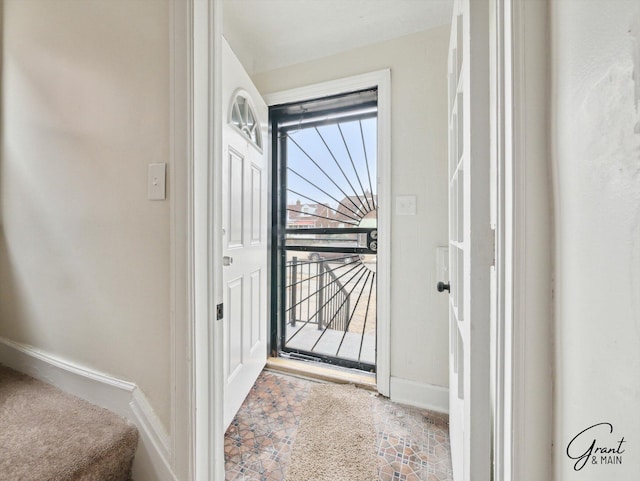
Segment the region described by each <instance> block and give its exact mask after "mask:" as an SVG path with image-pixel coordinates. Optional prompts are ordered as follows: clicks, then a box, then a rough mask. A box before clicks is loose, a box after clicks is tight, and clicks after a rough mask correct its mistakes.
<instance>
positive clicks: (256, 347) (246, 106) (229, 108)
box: [222, 41, 269, 428]
mask: <svg viewBox="0 0 640 481" xmlns="http://www.w3.org/2000/svg"><path fill="white" fill-rule="evenodd" d="M222 50H223V51H222V77H223V80H222V99H223V104H224V105H225V108H224V112H223V115H224V117H223V125H224V127H223V136H222V139H223V146H224V152H223V157H222V176H223V178H222V186H223V187H222V196H223V201H222V204H223V205H222V209H223V256H224V257H223V259H222V262H223V285H224V293H223V306H224V312H223V323H224V381H225V382H224V424H225V428H226V427H228V426H229V424H230V423H231V421H232V419H233V417H234V415H235V414H236V413H237V411H238V409H239V408H240V406H241V405H242V402H243V401H244V399H245V397H246V396H247V394H248V393H249V391H250V390H251V387H252V386H253V384H254V382H255V380H256V379H257V377H258V375H259V374H260V371H261V370H262V368H263V367H264V365H265V363H266V360H267V205H268V197H267V196H268V189H267V181H268V177H269V176H268V150H267V126H268V109H267V106H266V104H265V103H264V101H263V100H262V98H261V96H260V94H259V93H258V91H257V89H256V88H255V86H254V85H253V83H252V82H251V79H250V78H249V75H248V74H247V73H246V72H245V70H244V69H243V67H242V65H241V64H240V61H239V60H238V59H237V58H236V56H235V55H234V53H233V52H232V50H231V48H230V47H229V45H228V44H227V42H226V41H224V42H223V48H222Z"/></svg>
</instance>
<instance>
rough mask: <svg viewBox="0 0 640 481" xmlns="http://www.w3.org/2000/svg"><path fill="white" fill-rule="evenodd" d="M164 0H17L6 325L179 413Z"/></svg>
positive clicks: (4, 250) (2, 169) (6, 178)
mask: <svg viewBox="0 0 640 481" xmlns="http://www.w3.org/2000/svg"><path fill="white" fill-rule="evenodd" d="M168 11H169V9H168V3H167V1H163V0H138V1H125V0H83V1H75V0H56V1H49V0H26V1H25V0H4V21H3V24H2V36H3V40H4V45H3V50H2V66H3V83H2V96H1V97H0V99H1V101H2V102H3V109H2V125H3V129H4V135H3V138H2V143H1V151H0V152H1V163H0V202H1V204H0V206H1V209H0V215H1V218H0V219H1V224H0V336H4V337H8V338H10V339H12V340H14V341H17V342H21V343H27V344H30V345H33V346H35V347H36V348H39V349H42V350H44V351H46V352H48V353H51V354H53V355H56V356H60V357H63V358H65V359H68V360H70V361H72V362H76V363H79V364H82V365H85V366H87V367H89V368H92V369H96V370H99V371H103V372H106V373H108V374H111V375H114V376H116V377H119V378H123V379H127V380H131V381H133V382H135V383H137V384H138V385H139V386H140V387H141V389H142V390H143V391H144V393H145V394H146V395H147V396H148V398H149V399H150V401H151V403H152V405H153V407H154V409H155V410H156V412H157V414H158V416H159V417H160V419H161V420H162V421H163V422H164V424H165V426H168V425H169V409H170V391H169V281H170V277H169V276H170V272H169V204H168V201H164V202H162V201H159V202H158V201H156V202H152V201H148V200H147V199H146V195H147V192H146V175H147V164H148V163H150V162H168V136H169V49H168V46H169V18H168Z"/></svg>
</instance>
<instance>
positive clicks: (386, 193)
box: [264, 69, 391, 396]
mask: <svg viewBox="0 0 640 481" xmlns="http://www.w3.org/2000/svg"><path fill="white" fill-rule="evenodd" d="M373 87H377V88H378V196H379V207H378V226H379V232H378V236H379V237H378V239H379V242H378V254H377V263H378V264H377V282H378V286H377V290H378V292H377V296H378V319H377V322H378V332H377V353H376V370H377V374H376V382H377V385H378V386H377V387H378V392H380V394H382V395H384V396H389V391H390V390H389V385H390V380H391V305H390V293H391V244H390V243H391V70H389V69H385V70H377V71H375V72H370V73H366V74H362V75H356V76H352V77H346V78H342V79H337V80H331V81H328V82H320V83H317V84H313V85H308V86H304V87H298V88H294V89H289V90H283V91H280V92H274V93H269V94H265V95H264V99H265V101H266V102H267V105H269V106H272V105H279V104H286V103H292V102H300V101H303V100H309V99H315V98H321V97H326V96H329V95H338V94H343V93H349V92H353V91H357V90H363V89H367V88H373Z"/></svg>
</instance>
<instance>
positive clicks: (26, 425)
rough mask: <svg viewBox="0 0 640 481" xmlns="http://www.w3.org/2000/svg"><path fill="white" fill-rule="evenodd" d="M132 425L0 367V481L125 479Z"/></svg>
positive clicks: (132, 447)
mask: <svg viewBox="0 0 640 481" xmlns="http://www.w3.org/2000/svg"><path fill="white" fill-rule="evenodd" d="M137 443H138V431H137V429H136V428H135V426H133V425H131V424H129V423H128V422H127V421H126V420H124V419H122V418H120V417H119V416H116V415H115V414H113V413H112V412H110V411H107V410H106V409H102V408H99V407H97V406H94V405H92V404H89V403H87V402H85V401H83V400H81V399H78V398H77V397H74V396H71V395H69V394H66V393H63V392H62V391H60V390H59V389H56V388H55V387H53V386H50V385H48V384H45V383H42V382H40V381H37V380H35V379H33V378H31V377H28V376H25V375H23V374H20V373H18V372H16V371H13V370H11V369H8V368H6V367H4V366H2V365H0V481H128V480H129V479H130V472H131V463H132V460H133V456H134V453H135V449H136V445H137Z"/></svg>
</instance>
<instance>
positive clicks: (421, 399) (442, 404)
mask: <svg viewBox="0 0 640 481" xmlns="http://www.w3.org/2000/svg"><path fill="white" fill-rule="evenodd" d="M390 391H391V392H390V394H391V396H390V398H391V400H392V401H394V402H397V403H400V404H408V405H410V406H415V407H418V408H422V409H429V410H431V411H436V412H439V413H445V414H449V389H447V388H446V387H441V386H434V385H432V384H424V383H420V382H416V381H409V380H408V379H402V378H399V377H393V376H391V383H390Z"/></svg>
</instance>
